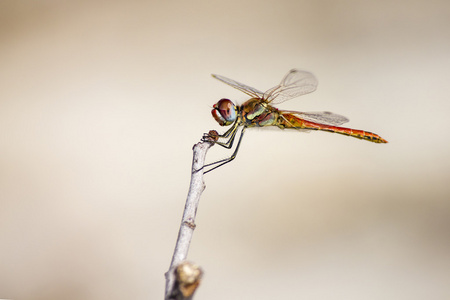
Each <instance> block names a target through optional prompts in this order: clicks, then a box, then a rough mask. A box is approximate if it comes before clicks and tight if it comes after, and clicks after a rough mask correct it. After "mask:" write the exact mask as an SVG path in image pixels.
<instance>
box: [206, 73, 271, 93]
mask: <svg viewBox="0 0 450 300" xmlns="http://www.w3.org/2000/svg"><path fill="white" fill-rule="evenodd" d="M211 76H212V77H214V78H215V79H217V80H220V81H222V82H223V83H226V84H228V85H230V86H232V87H234V88H235V89H238V90H240V91H241V92H244V93H246V94H247V95H249V96H250V97H253V98H262V97H263V96H264V93H263V92H261V91H258V90H257V89H255V88H252V87H250V86H248V85H245V84H242V83H240V82H237V81H235V80H233V79H230V78H227V77H224V76H221V75H216V74H212V75H211Z"/></svg>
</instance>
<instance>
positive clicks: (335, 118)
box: [281, 110, 349, 126]
mask: <svg viewBox="0 0 450 300" xmlns="http://www.w3.org/2000/svg"><path fill="white" fill-rule="evenodd" d="M281 113H282V114H284V113H286V114H293V115H295V116H297V117H299V118H301V119H303V120H306V121H310V122H315V123H319V124H326V125H334V126H339V125H342V124H344V123H347V122H348V121H349V119H347V118H346V117H344V116H341V115H338V114H334V113H332V112H329V111H318V112H299V111H288V110H283V111H281Z"/></svg>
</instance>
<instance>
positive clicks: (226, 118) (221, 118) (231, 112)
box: [211, 99, 236, 126]
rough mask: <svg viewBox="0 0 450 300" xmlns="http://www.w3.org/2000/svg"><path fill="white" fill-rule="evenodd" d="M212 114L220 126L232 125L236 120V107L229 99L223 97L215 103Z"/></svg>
mask: <svg viewBox="0 0 450 300" xmlns="http://www.w3.org/2000/svg"><path fill="white" fill-rule="evenodd" d="M213 107H214V108H213V110H212V111H211V114H212V115H213V117H214V119H215V120H216V121H217V122H218V123H219V125H220V126H228V125H231V124H232V123H233V122H234V121H235V120H236V107H235V106H234V104H233V102H231V100H229V99H221V100H219V102H217V103H216V104H214V106H213Z"/></svg>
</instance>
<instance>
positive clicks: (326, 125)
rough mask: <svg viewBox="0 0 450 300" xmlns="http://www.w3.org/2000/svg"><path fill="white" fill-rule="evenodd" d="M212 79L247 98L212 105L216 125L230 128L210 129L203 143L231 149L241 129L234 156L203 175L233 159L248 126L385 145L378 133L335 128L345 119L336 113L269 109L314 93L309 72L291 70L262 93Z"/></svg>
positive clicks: (237, 83) (218, 77)
mask: <svg viewBox="0 0 450 300" xmlns="http://www.w3.org/2000/svg"><path fill="white" fill-rule="evenodd" d="M212 77H214V78H215V79H217V80H220V81H222V82H223V83H226V84H228V85H230V86H232V87H233V88H235V89H238V90H240V91H241V92H243V93H245V94H247V95H248V96H250V97H251V98H250V99H249V100H247V101H246V102H244V103H243V104H242V105H236V104H234V103H233V102H232V101H231V100H230V99H226V98H223V99H221V100H219V101H218V102H217V103H216V104H214V105H213V109H212V111H211V114H212V116H213V117H214V119H215V120H216V121H217V122H218V123H219V125H220V126H231V127H230V129H228V130H227V131H226V132H225V133H223V134H219V133H218V132H217V131H215V130H211V131H209V132H208V133H206V134H205V135H204V136H203V140H205V141H206V140H207V141H210V142H212V143H214V144H218V145H220V146H222V147H225V148H227V149H231V148H232V147H233V143H234V141H235V139H236V136H237V132H238V128H239V127H242V130H241V133H240V135H239V139H238V142H237V146H236V149H235V150H234V153H233V154H232V155H231V156H230V157H228V158H225V159H222V160H219V161H216V162H213V163H210V164H207V165H205V166H204V168H208V167H211V168H210V169H209V170H207V171H204V173H208V172H211V171H212V170H214V169H216V168H218V167H220V166H222V165H224V164H226V163H229V162H230V161H232V160H233V159H235V158H236V155H237V153H238V150H239V146H240V145H241V141H242V137H243V136H244V132H245V130H246V129H247V128H251V127H267V126H275V127H278V128H280V129H295V130H299V131H309V130H321V131H326V132H333V133H338V134H342V135H346V136H351V137H354V138H358V139H361V140H365V141H369V142H373V143H387V141H386V140H385V139H383V138H382V137H381V136H379V135H378V134H375V133H372V132H369V131H364V130H359V129H351V128H346V127H339V125H342V124H344V123H346V122H348V121H349V120H348V119H347V118H346V117H344V116H341V115H338V114H334V113H331V112H328V111H324V112H299V111H292V110H280V109H277V108H276V107H274V106H273V105H275V104H280V103H282V102H285V101H288V100H291V99H293V98H296V97H299V96H302V95H305V94H309V93H311V92H314V91H315V90H316V88H317V83H318V82H317V79H316V77H315V76H314V75H313V74H311V73H310V72H307V71H302V70H298V69H292V70H290V71H289V72H288V73H287V74H286V75H285V76H284V77H283V79H282V80H281V82H280V84H278V85H276V86H274V87H273V88H271V89H269V90H267V91H266V92H264V93H263V92H261V91H259V90H257V89H255V88H253V87H250V86H247V85H245V84H242V83H239V82H237V81H235V80H232V79H229V78H227V77H224V76H221V75H215V74H212ZM220 139H222V140H223V139H226V141H225V142H221V141H219V140H220Z"/></svg>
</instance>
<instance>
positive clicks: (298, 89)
mask: <svg viewBox="0 0 450 300" xmlns="http://www.w3.org/2000/svg"><path fill="white" fill-rule="evenodd" d="M316 88H317V79H316V77H314V75H313V74H311V73H309V72H306V71H301V70H296V69H292V70H291V71H289V73H287V74H286V76H284V78H283V80H281V82H280V84H279V85H277V86H274V87H273V88H271V89H270V90H268V91H267V92H265V93H264V100H266V101H267V102H268V103H272V104H278V103H281V102H284V101H287V100H290V99H292V98H295V97H298V96H301V95H305V94H308V93H311V92H314V91H315V90H316Z"/></svg>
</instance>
